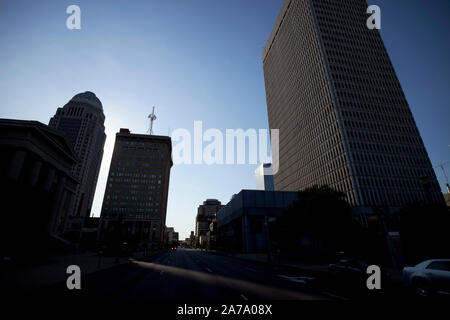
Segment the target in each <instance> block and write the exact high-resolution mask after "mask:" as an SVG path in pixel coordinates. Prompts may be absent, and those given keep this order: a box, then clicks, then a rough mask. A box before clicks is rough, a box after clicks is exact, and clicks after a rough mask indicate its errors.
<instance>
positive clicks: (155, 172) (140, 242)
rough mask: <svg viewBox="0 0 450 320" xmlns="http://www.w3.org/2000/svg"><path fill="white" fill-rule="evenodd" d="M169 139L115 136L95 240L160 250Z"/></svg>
mask: <svg viewBox="0 0 450 320" xmlns="http://www.w3.org/2000/svg"><path fill="white" fill-rule="evenodd" d="M171 154H172V142H171V139H170V137H166V136H156V135H145V134H132V133H130V131H129V130H128V129H120V132H119V133H117V134H116V142H115V145H114V152H113V156H112V160H111V166H110V169H109V175H108V182H107V185H106V190H105V195H104V199H103V206H102V212H101V222H100V232H99V240H100V241H102V242H105V243H109V245H112V243H114V242H116V243H117V242H120V241H122V242H126V243H127V244H128V246H130V247H132V248H134V249H158V248H161V247H162V246H163V241H164V229H165V223H166V211H167V197H168V191H169V177H170V169H171V167H172V159H171Z"/></svg>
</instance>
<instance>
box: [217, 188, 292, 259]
mask: <svg viewBox="0 0 450 320" xmlns="http://www.w3.org/2000/svg"><path fill="white" fill-rule="evenodd" d="M296 199H298V194H297V192H290V191H264V190H241V192H239V193H238V194H236V195H234V196H233V198H232V199H231V200H230V202H228V203H227V204H226V205H225V206H224V207H223V208H222V209H220V210H219V211H218V212H217V245H218V246H220V247H221V248H223V249H228V250H233V251H235V252H246V253H249V252H267V250H268V245H269V234H268V233H267V232H268V229H267V227H268V223H269V222H270V221H269V219H274V218H276V217H278V216H279V215H280V213H281V211H282V210H283V209H284V208H286V207H287V206H288V205H289V204H290V203H291V202H292V201H294V200H296Z"/></svg>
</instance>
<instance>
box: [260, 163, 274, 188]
mask: <svg viewBox="0 0 450 320" xmlns="http://www.w3.org/2000/svg"><path fill="white" fill-rule="evenodd" d="M255 181H256V190H266V191H274V186H273V170H272V164H271V163H261V165H260V166H259V167H258V168H256V170H255Z"/></svg>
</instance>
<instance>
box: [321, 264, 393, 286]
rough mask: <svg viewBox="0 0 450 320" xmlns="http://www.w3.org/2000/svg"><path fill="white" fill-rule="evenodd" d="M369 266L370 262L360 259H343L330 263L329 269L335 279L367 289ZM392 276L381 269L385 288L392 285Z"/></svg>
mask: <svg viewBox="0 0 450 320" xmlns="http://www.w3.org/2000/svg"><path fill="white" fill-rule="evenodd" d="M367 267H369V264H368V263H366V262H364V261H361V260H358V259H341V260H339V261H338V262H337V263H334V264H330V265H329V266H328V270H329V271H330V274H331V275H332V276H333V277H334V279H335V280H337V281H340V282H342V283H344V284H346V285H348V286H350V287H354V286H357V287H358V288H361V289H364V290H365V289H367V284H366V281H367V278H368V276H369V274H367ZM391 280H392V277H391V274H390V273H389V272H386V271H385V270H383V269H381V282H382V285H383V287H384V288H386V286H390V285H391V282H392V281H391Z"/></svg>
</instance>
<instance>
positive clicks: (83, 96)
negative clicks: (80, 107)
mask: <svg viewBox="0 0 450 320" xmlns="http://www.w3.org/2000/svg"><path fill="white" fill-rule="evenodd" d="M70 101H73V102H79V103H85V104H88V105H90V106H92V107H94V108H97V109H100V110H101V111H103V106H102V103H101V101H100V100H99V98H97V96H96V95H95V93H93V92H91V91H86V92H83V93H79V94H77V95H75V96H74V97H73V98H72V99H71V100H70Z"/></svg>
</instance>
